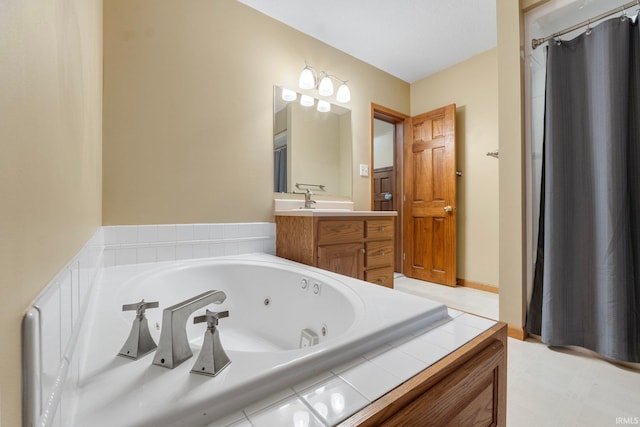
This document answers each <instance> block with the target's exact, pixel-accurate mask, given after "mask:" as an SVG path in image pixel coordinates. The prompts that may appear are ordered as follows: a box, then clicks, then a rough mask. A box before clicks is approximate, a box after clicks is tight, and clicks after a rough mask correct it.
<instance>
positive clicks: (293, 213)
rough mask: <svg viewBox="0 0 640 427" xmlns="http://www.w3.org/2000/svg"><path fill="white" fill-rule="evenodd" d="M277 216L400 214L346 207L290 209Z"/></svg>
mask: <svg viewBox="0 0 640 427" xmlns="http://www.w3.org/2000/svg"><path fill="white" fill-rule="evenodd" d="M274 215H276V216H317V217H320V216H323V217H335V216H398V212H396V211H351V210H346V209H289V210H281V211H275V212H274Z"/></svg>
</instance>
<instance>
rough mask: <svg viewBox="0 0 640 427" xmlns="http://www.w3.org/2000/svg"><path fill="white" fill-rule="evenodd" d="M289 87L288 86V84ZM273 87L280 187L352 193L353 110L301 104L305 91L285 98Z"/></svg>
mask: <svg viewBox="0 0 640 427" xmlns="http://www.w3.org/2000/svg"><path fill="white" fill-rule="evenodd" d="M285 90H286V89H285ZM282 92H283V89H282V88H280V87H278V86H274V90H273V112H274V113H273V153H274V156H273V157H274V159H273V162H274V180H273V181H274V191H275V192H276V193H303V192H305V191H306V189H307V188H309V189H310V190H311V191H312V192H313V194H317V195H326V196H341V197H347V198H351V180H352V171H351V168H352V160H351V158H352V148H351V111H350V110H349V109H348V108H345V107H343V106H340V105H336V104H329V107H330V111H327V112H320V111H318V102H319V100H318V99H313V98H312V99H313V105H312V106H308V107H305V106H303V105H301V104H300V99H301V94H300V93H295V92H289V95H291V96H293V94H295V99H294V100H291V101H285V100H283V97H282Z"/></svg>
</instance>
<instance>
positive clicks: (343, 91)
mask: <svg viewBox="0 0 640 427" xmlns="http://www.w3.org/2000/svg"><path fill="white" fill-rule="evenodd" d="M336 101H338V102H341V103H343V104H344V103H347V102H349V101H351V91H350V90H349V86H347V84H346V83H342V84H341V85H340V87H339V88H338V93H337V94H336Z"/></svg>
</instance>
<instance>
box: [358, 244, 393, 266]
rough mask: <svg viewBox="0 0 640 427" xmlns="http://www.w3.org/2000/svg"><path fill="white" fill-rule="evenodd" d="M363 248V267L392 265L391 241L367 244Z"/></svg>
mask: <svg viewBox="0 0 640 427" xmlns="http://www.w3.org/2000/svg"><path fill="white" fill-rule="evenodd" d="M365 247H366V256H365V265H366V266H367V267H381V266H385V265H393V240H384V241H381V242H368V243H367V244H366V246H365Z"/></svg>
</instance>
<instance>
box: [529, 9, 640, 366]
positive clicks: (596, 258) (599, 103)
mask: <svg viewBox="0 0 640 427" xmlns="http://www.w3.org/2000/svg"><path fill="white" fill-rule="evenodd" d="M547 55H548V56H547V87H546V104H545V108H546V111H545V131H544V156H543V157H544V162H543V183H542V194H541V209H540V212H541V214H540V215H541V218H540V232H539V237H538V254H537V261H536V269H535V280H534V289H533V295H532V299H531V304H530V307H529V312H528V316H527V330H528V331H529V332H531V333H534V334H538V335H541V337H542V341H543V342H545V343H546V344H549V345H576V346H581V347H585V348H588V349H591V350H594V351H596V352H598V353H600V354H602V355H603V356H605V357H608V358H612V359H616V360H621V361H628V362H640V146H639V144H640V127H639V125H638V122H639V120H640V111H639V108H638V104H639V102H640V32H639V31H638V25H637V23H633V22H632V21H631V20H630V19H626V20H621V19H620V18H615V19H611V20H608V21H605V22H604V23H602V24H600V25H598V26H597V27H595V28H593V29H592V31H591V34H589V35H587V34H586V33H585V34H582V35H581V36H579V37H577V38H575V39H573V40H571V41H563V42H560V43H557V42H555V41H550V42H549V48H548V53H547Z"/></svg>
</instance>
